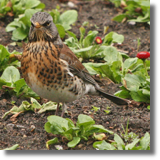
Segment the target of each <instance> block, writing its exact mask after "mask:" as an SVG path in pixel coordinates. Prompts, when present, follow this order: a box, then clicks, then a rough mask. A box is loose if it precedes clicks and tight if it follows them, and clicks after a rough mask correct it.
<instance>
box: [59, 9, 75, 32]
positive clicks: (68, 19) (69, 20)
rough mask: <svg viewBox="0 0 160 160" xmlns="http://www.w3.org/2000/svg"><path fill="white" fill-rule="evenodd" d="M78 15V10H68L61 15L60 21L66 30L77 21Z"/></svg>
mask: <svg viewBox="0 0 160 160" xmlns="http://www.w3.org/2000/svg"><path fill="white" fill-rule="evenodd" d="M77 17H78V13H77V11H76V10H68V11H66V12H64V13H62V14H61V15H60V17H59V21H60V23H61V24H62V26H63V27H64V29H65V31H66V30H69V29H71V27H70V25H71V24H73V23H74V22H76V20H77Z"/></svg>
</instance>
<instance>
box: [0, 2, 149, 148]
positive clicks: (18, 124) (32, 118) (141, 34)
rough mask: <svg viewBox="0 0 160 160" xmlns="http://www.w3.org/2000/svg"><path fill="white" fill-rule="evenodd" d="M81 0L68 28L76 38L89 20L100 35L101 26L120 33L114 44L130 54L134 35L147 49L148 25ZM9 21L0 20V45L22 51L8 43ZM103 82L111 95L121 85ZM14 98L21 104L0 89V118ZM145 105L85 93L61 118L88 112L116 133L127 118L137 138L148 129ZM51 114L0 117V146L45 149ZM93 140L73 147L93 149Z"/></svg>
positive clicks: (105, 5)
mask: <svg viewBox="0 0 160 160" xmlns="http://www.w3.org/2000/svg"><path fill="white" fill-rule="evenodd" d="M42 2H43V3H45V4H46V9H47V10H51V9H54V8H55V7H56V5H57V4H58V5H60V7H61V10H62V11H64V10H66V9H70V8H69V7H68V5H67V3H60V2H59V1H53V0H42ZM81 2H82V3H79V4H77V5H76V6H77V8H76V9H77V11H78V20H77V22H76V23H75V25H74V26H73V27H72V30H71V31H72V32H74V33H75V34H76V35H77V37H79V27H80V26H81V24H82V23H83V22H84V21H88V22H89V24H90V25H89V26H88V28H87V31H89V30H96V28H95V25H97V26H98V27H99V28H98V31H99V36H103V28H104V26H109V30H108V32H110V31H115V32H117V33H119V34H123V35H124V37H125V40H124V42H123V44H122V45H118V46H117V47H118V48H119V49H122V50H125V51H127V52H128V54H129V55H130V56H132V57H134V56H135V55H136V53H137V38H140V40H141V45H140V48H139V51H143V50H145V51H149V50H150V26H148V25H147V24H141V23H140V24H136V25H129V24H128V23H126V22H125V23H117V22H113V21H112V20H111V19H112V18H113V17H114V16H115V15H117V14H118V13H119V12H122V9H120V8H118V9H117V8H115V7H114V6H113V5H112V4H109V3H106V1H100V0H98V1H86V3H84V1H81ZM12 20H13V18H11V17H9V16H6V17H5V18H3V19H0V44H2V45H5V46H8V47H9V50H10V51H12V50H17V51H22V47H19V46H10V45H9V43H11V42H12V40H11V33H6V32H5V27H6V25H7V24H8V23H9V22H11V21H12ZM103 82H104V85H103V86H102V87H103V88H104V89H105V90H106V91H107V92H108V93H111V94H114V93H115V92H116V91H118V90H119V86H120V85H117V84H114V83H113V82H111V81H109V80H106V79H104V80H103ZM13 100H14V101H16V105H20V104H21V102H22V101H23V100H24V99H18V98H17V97H15V96H13V95H12V96H10V95H8V94H7V93H5V94H3V93H2V91H0V117H2V115H3V114H4V113H5V112H7V111H9V110H10V109H11V108H12V107H13V105H12V104H11V101H13ZM92 106H96V107H100V108H101V110H100V111H98V112H96V114H93V113H92V112H91V109H92ZM107 106H109V107H111V108H110V110H111V112H110V113H109V114H106V113H105V112H104V110H105V109H106V107H107ZM146 107H147V104H144V103H140V104H139V105H137V106H134V107H133V106H132V107H131V106H130V107H126V106H117V105H116V104H114V103H112V102H110V101H109V100H107V99H106V98H103V97H95V96H85V97H84V98H82V99H79V100H76V101H74V102H72V103H69V104H68V114H65V115H64V117H65V118H71V119H72V120H73V121H74V122H76V121H77V117H78V115H79V114H87V115H90V116H91V117H92V118H93V119H94V120H95V122H96V124H100V125H103V126H104V127H105V128H107V129H109V130H112V131H114V132H115V133H118V134H119V135H121V134H122V133H124V132H123V129H122V125H123V126H124V128H126V125H127V120H128V119H129V126H128V128H129V129H128V131H129V132H134V133H136V134H138V135H139V137H142V136H144V134H145V133H146V132H150V111H149V110H148V109H147V108H146ZM52 114H54V112H45V113H43V114H37V113H33V112H25V113H22V114H20V115H19V116H18V117H17V119H16V120H14V121H12V120H11V119H10V117H11V115H9V116H7V117H6V118H5V119H1V118H0V135H1V136H0V149H3V148H6V147H10V146H12V145H14V144H19V148H18V149H19V150H47V148H46V145H45V143H46V141H47V140H49V139H51V138H53V137H54V136H53V135H52V134H48V133H46V131H45V130H44V124H45V122H46V121H47V116H48V115H52ZM59 114H60V113H59ZM33 128H34V129H33ZM108 136H109V137H108V139H113V136H111V135H108ZM59 140H60V145H62V147H63V149H64V150H70V148H68V147H67V142H63V141H62V138H61V137H59ZM93 142H94V141H93V140H89V141H81V142H80V144H79V145H78V146H76V147H75V148H74V149H77V150H93V149H94V148H93V147H92V144H93ZM50 149H52V150H54V149H55V146H54V145H50Z"/></svg>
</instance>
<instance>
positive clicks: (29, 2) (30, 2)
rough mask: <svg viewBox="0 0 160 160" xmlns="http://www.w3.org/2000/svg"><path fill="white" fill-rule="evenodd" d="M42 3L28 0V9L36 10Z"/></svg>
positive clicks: (26, 5) (36, 0) (26, 6)
mask: <svg viewBox="0 0 160 160" xmlns="http://www.w3.org/2000/svg"><path fill="white" fill-rule="evenodd" d="M40 3H41V2H40V1H39V0H34V1H33V0H27V1H26V4H25V8H26V9H30V8H34V7H36V6H38V5H39V4H40Z"/></svg>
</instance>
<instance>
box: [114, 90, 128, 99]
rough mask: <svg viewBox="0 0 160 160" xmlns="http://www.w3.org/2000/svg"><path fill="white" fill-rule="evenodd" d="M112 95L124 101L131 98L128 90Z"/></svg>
mask: <svg viewBox="0 0 160 160" xmlns="http://www.w3.org/2000/svg"><path fill="white" fill-rule="evenodd" d="M114 95H115V96H117V97H121V98H124V99H125V98H131V96H130V92H129V91H128V90H120V91H117V92H116V93H115V94H114Z"/></svg>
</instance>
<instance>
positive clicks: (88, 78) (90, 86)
mask: <svg viewBox="0 0 160 160" xmlns="http://www.w3.org/2000/svg"><path fill="white" fill-rule="evenodd" d="M30 21H31V27H30V30H29V35H28V43H27V44H26V45H25V47H24V50H23V53H22V57H21V71H22V77H23V78H24V79H25V81H26V83H27V85H28V86H29V87H30V88H31V89H32V90H33V91H34V92H35V93H37V94H38V95H39V96H40V97H42V98H45V99H48V100H51V101H54V102H57V110H56V112H55V114H57V113H58V110H59V106H60V105H59V104H60V103H62V113H61V116H62V117H63V116H64V113H65V111H66V109H67V104H66V103H68V102H72V101H75V100H77V99H80V98H82V97H83V96H85V95H96V96H103V97H105V98H107V99H109V100H111V101H112V102H114V103H116V104H117V105H128V103H129V100H127V99H122V98H119V97H116V96H114V95H111V94H108V93H106V92H105V91H104V90H103V89H102V88H101V87H100V86H99V84H98V82H96V80H95V79H94V78H93V76H92V75H90V73H89V72H88V71H87V69H86V68H85V67H84V66H83V64H82V63H81V62H80V61H79V59H78V58H77V57H76V55H75V54H74V53H73V52H72V51H71V50H70V49H69V47H68V46H67V45H66V44H64V43H63V41H62V40H61V38H60V35H59V33H58V30H57V28H56V26H55V24H54V23H53V18H52V16H51V15H50V14H49V13H47V12H36V13H35V14H33V16H32V17H31V19H30Z"/></svg>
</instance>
